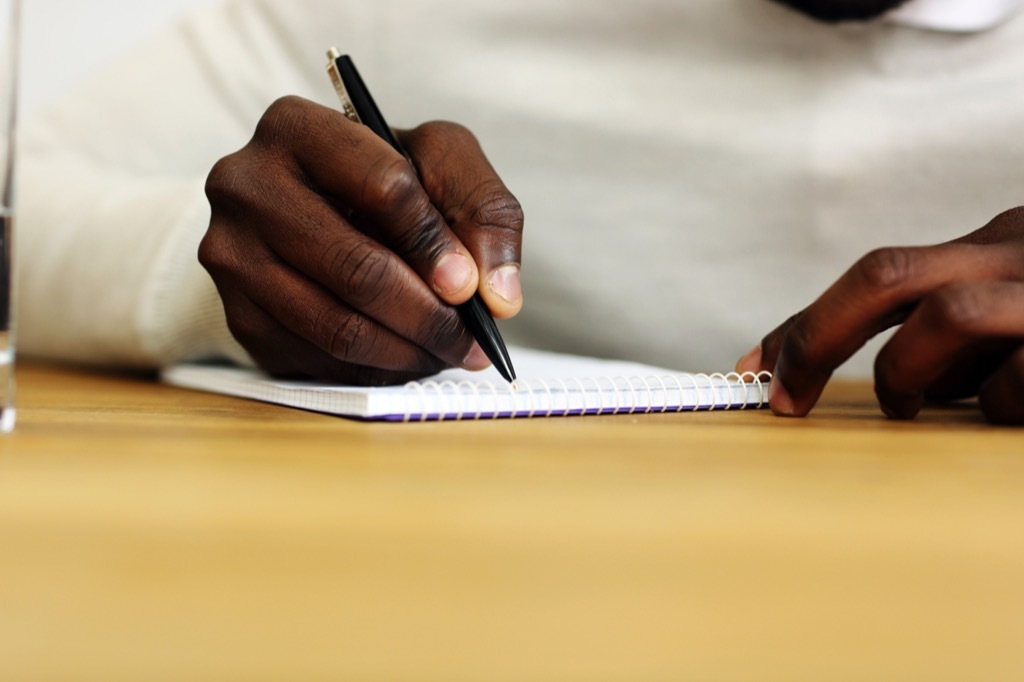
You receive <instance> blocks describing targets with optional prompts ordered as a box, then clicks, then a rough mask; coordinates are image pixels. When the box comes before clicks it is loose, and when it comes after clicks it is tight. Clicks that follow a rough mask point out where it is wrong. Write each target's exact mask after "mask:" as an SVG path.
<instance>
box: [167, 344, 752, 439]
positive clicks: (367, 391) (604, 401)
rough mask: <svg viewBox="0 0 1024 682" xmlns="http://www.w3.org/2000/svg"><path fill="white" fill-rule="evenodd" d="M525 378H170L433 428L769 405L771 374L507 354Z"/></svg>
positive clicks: (208, 373)
mask: <svg viewBox="0 0 1024 682" xmlns="http://www.w3.org/2000/svg"><path fill="white" fill-rule="evenodd" d="M509 353H510V355H511V356H512V360H513V362H514V363H515V366H516V370H517V372H518V375H519V377H520V379H519V380H518V381H517V382H516V384H517V385H516V386H515V387H512V386H510V385H509V384H508V383H506V382H505V381H504V380H503V379H502V378H501V377H500V376H499V375H498V373H497V372H496V371H495V370H494V369H493V368H491V369H488V370H485V371H483V372H469V371H466V370H460V369H451V370H447V371H444V372H441V373H440V374H437V375H436V376H433V377H431V378H429V379H425V380H422V381H413V382H410V383H407V384H405V385H402V386H382V387H364V386H338V385H332V384H324V383H319V382H313V381H283V380H280V379H274V378H271V377H269V376H267V375H266V374H263V373H262V372H260V371H258V370H255V369H248V368H241V367H235V366H225V365H212V364H180V365H175V366H172V367H169V368H167V369H165V370H164V371H163V373H162V379H163V381H165V382H166V383H168V384H172V385H175V386H180V387H184V388H191V389H198V390H203V391H210V392H214V393H223V394H227V395H233V396H239V397H242V398H251V399H254V400H261V401H265V402H269V403H276V404H279V405H286V406H289V407H296V408H300V409H304V410H312V411H315V412H325V413H328V414H335V415H340V416H344V417H351V418H354V419H363V420H382V421H435V420H443V419H498V418H513V417H555V416H568V415H588V414H634V413H648V412H681V411H686V410H736V409H745V408H757V407H763V406H766V405H767V404H768V381H769V379H770V378H771V375H770V374H768V373H767V372H763V373H761V374H758V375H755V374H746V375H740V374H736V373H729V374H693V373H689V372H677V371H673V370H667V369H662V368H660V367H651V366H649V365H641V364H637V363H633V362H621V361H616V360H599V359H596V358H588V357H582V356H578V355H563V354H559V353H549V352H544V351H536V350H528V349H524V348H515V347H513V348H509Z"/></svg>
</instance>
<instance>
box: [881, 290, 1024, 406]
mask: <svg viewBox="0 0 1024 682" xmlns="http://www.w3.org/2000/svg"><path fill="white" fill-rule="evenodd" d="M993 339H1000V340H1002V339H1024V284H1022V283H1019V282H993V281H988V282H958V283H956V284H950V285H947V286H944V287H940V288H938V289H936V290H935V291H932V292H930V293H929V294H928V295H926V296H925V297H924V298H923V299H921V301H920V303H919V304H918V305H917V307H916V308H915V310H914V312H913V313H912V314H911V315H910V316H909V317H908V318H907V320H906V322H904V323H903V326H902V327H900V329H899V330H897V331H896V333H895V334H894V335H893V337H892V338H891V339H890V340H889V341H888V343H886V345H885V346H884V347H883V348H882V350H881V351H880V352H879V354H878V357H877V358H876V360H875V393H876V394H877V396H878V400H879V404H880V405H881V406H882V410H883V411H884V412H885V413H886V414H887V415H889V416H890V417H894V418H897V419H911V418H913V417H914V416H915V415H917V413H918V411H919V410H920V409H921V405H922V404H923V402H924V395H925V391H926V390H927V389H928V388H929V387H931V386H932V385H933V384H935V383H936V382H937V381H939V380H940V379H941V378H943V377H944V375H946V374H947V373H949V372H950V371H951V369H952V368H953V367H954V366H955V365H956V364H958V363H961V362H964V361H965V358H970V356H971V353H970V351H971V349H972V347H973V346H975V345H976V344H978V343H979V342H987V341H991V340H993ZM968 361H969V362H970V363H971V364H972V365H974V366H975V367H977V366H978V363H977V361H976V360H974V359H969V360H968Z"/></svg>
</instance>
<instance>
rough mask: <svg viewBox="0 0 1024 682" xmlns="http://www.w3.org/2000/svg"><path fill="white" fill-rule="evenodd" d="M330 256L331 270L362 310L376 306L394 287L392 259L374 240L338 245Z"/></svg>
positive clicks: (344, 294)
mask: <svg viewBox="0 0 1024 682" xmlns="http://www.w3.org/2000/svg"><path fill="white" fill-rule="evenodd" d="M329 257H330V260H331V262H330V264H329V265H328V272H329V273H330V277H331V281H333V282H337V283H338V286H339V289H340V292H339V293H341V295H342V297H343V298H344V299H345V300H346V301H348V302H349V303H350V304H352V305H353V306H354V307H356V308H359V309H361V310H366V309H369V308H373V307H375V305H376V303H377V302H378V301H379V300H381V299H384V298H387V297H388V295H389V294H390V292H391V290H392V288H393V281H394V277H393V275H392V274H391V271H392V265H391V259H390V257H389V256H388V254H387V252H386V251H384V250H383V249H381V248H379V247H378V246H377V245H375V244H374V243H372V242H369V241H363V242H359V243H357V244H355V245H353V246H352V247H350V248H339V249H338V250H337V251H336V252H335V253H334V254H333V255H332V256H329Z"/></svg>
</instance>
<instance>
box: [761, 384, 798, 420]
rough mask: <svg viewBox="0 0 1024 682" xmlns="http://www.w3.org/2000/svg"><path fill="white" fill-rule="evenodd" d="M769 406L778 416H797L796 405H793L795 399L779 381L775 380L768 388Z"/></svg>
mask: <svg viewBox="0 0 1024 682" xmlns="http://www.w3.org/2000/svg"><path fill="white" fill-rule="evenodd" d="M768 404H769V405H771V408H772V412H774V413H775V414H777V415H781V416H783V417H794V416H796V405H794V404H793V398H792V396H790V395H789V391H787V390H786V387H785V386H783V385H782V382H781V381H779V380H778V379H773V380H772V383H771V384H770V385H769V386H768Z"/></svg>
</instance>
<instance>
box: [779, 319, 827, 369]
mask: <svg viewBox="0 0 1024 682" xmlns="http://www.w3.org/2000/svg"><path fill="white" fill-rule="evenodd" d="M805 320H806V318H801V320H800V321H798V322H796V323H795V324H793V326H791V327H790V328H789V329H788V330H787V331H786V335H785V338H783V340H782V349H781V351H780V355H781V356H784V357H785V359H786V364H787V365H788V366H790V367H792V368H796V369H798V370H803V369H808V368H812V367H817V366H818V365H819V364H821V362H822V360H823V358H822V356H821V353H820V352H819V351H818V344H817V343H815V335H814V334H813V333H812V331H811V330H810V328H809V327H808V325H807V324H806V322H805Z"/></svg>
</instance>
